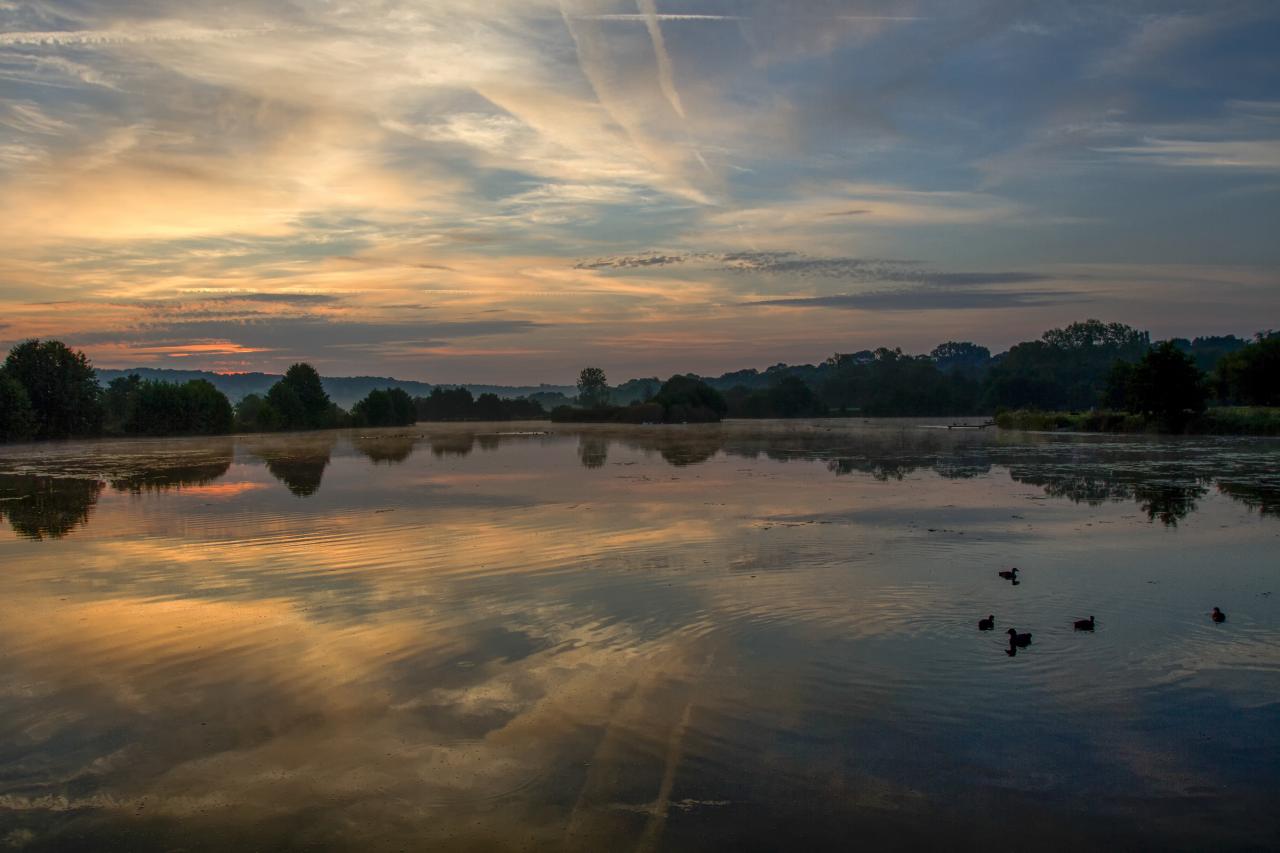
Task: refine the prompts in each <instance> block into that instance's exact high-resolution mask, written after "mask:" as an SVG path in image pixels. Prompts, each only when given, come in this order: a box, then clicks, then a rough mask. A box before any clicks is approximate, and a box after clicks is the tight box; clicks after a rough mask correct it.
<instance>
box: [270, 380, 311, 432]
mask: <svg viewBox="0 0 1280 853" xmlns="http://www.w3.org/2000/svg"><path fill="white" fill-rule="evenodd" d="M267 405H268V406H270V407H271V411H272V414H273V417H274V420H275V422H276V428H277V429H307V428H308V427H307V410H306V408H305V407H304V406H303V405H302V399H301V398H300V397H299V396H298V392H297V391H296V390H295V389H294V387H293V386H292V385H290V384H289V383H287V382H285V381H284V380H280V381H279V382H277V383H276V384H274V385H272V386H271V388H270V389H268V391H267Z"/></svg>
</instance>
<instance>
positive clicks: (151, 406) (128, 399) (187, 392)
mask: <svg viewBox="0 0 1280 853" xmlns="http://www.w3.org/2000/svg"><path fill="white" fill-rule="evenodd" d="M103 408H104V410H105V412H106V418H105V429H106V432H107V433H109V434H111V435H224V434H226V433H229V432H231V430H232V428H233V426H234V425H235V424H234V415H233V411H232V408H231V403H230V401H229V400H227V396H226V395H225V394H223V393H222V392H221V391H219V390H218V389H217V388H215V387H213V385H212V384H211V383H209V382H207V381H205V380H203V379H193V380H191V381H190V382H184V383H182V384H181V385H179V384H177V383H174V382H160V381H155V380H150V379H146V380H144V379H141V378H140V377H138V376H137V375H130V376H127V377H125V376H121V377H118V378H116V379H113V380H111V384H109V385H108V386H107V389H106V391H105V392H103Z"/></svg>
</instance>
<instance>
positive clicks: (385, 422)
mask: <svg viewBox="0 0 1280 853" xmlns="http://www.w3.org/2000/svg"><path fill="white" fill-rule="evenodd" d="M351 415H352V419H353V420H354V422H355V424H356V426H375V427H378V426H407V425H408V424H411V423H413V422H414V421H415V420H417V413H416V412H415V410H414V405H413V400H412V399H410V397H409V395H408V394H407V393H406V392H405V391H404V389H403V388H387V389H385V390H384V389H381V388H375V389H374V390H372V391H370V392H369V393H368V394H367V395H366V396H365V398H364V399H363V400H361V401H360V402H358V403H356V404H355V406H353V407H352V408H351Z"/></svg>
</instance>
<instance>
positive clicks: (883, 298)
mask: <svg viewBox="0 0 1280 853" xmlns="http://www.w3.org/2000/svg"><path fill="white" fill-rule="evenodd" d="M1083 300H1084V297H1083V296H1082V295H1081V294H1079V293H1072V292H1070V291H1066V290H988V289H985V288H976V287H910V288H904V289H901V290H877V291H870V292H867V293H857V294H836V295H833V296H803V297H787V298H783V299H761V300H756V301H753V302H747V303H744V304H746V305H752V306H769V305H773V306H783V307H788V308H841V309H848V310H858V311H968V310H997V309H1001V308H1021V307H1028V306H1045V305H1061V304H1064V303H1071V302H1081V301H1083Z"/></svg>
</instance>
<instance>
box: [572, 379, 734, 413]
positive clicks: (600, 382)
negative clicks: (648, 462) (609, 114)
mask: <svg viewBox="0 0 1280 853" xmlns="http://www.w3.org/2000/svg"><path fill="white" fill-rule="evenodd" d="M578 401H579V403H580V404H581V405H579V406H577V407H574V406H558V407H556V408H555V409H552V410H551V420H553V421H557V422H562V423H566V422H570V423H626V424H673V423H674V424H678V423H713V422H715V421H719V420H720V419H721V418H723V417H724V416H725V415H726V414H727V413H728V411H729V404H728V402H727V401H726V400H725V398H724V395H722V394H721V393H720V392H719V391H717V390H716V389H714V388H712V387H711V386H710V385H708V384H707V383H706V382H704V381H703V380H701V379H699V378H698V377H696V376H691V375H680V374H677V375H675V376H672V377H671V378H670V379H668V380H667V381H666V382H664V383H663V384H662V385H661V386H660V387H659V388H658V391H657V393H655V394H653V396H651V397H649V398H648V399H646V400H635V401H632V403H631V404H630V405H626V406H611V405H609V403H608V384H607V382H606V379H605V374H604V371H603V370H601V369H600V368H598V367H588V368H585V369H584V370H583V371H582V374H581V375H580V376H579V378H578Z"/></svg>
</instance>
